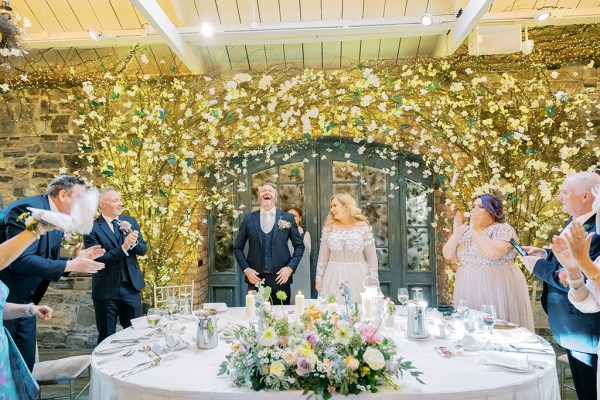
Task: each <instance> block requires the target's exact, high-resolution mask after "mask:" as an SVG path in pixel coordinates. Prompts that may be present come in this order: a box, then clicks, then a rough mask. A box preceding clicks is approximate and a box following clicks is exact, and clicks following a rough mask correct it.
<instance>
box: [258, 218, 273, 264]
mask: <svg viewBox="0 0 600 400" xmlns="http://www.w3.org/2000/svg"><path fill="white" fill-rule="evenodd" d="M274 231H275V226H273V229H271V231H269V233H264V232H262V231H261V233H262V248H263V251H264V257H263V265H262V271H263V272H264V273H266V274H272V273H273V247H272V243H273V232H274Z"/></svg>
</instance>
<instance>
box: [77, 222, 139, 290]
mask: <svg viewBox="0 0 600 400" xmlns="http://www.w3.org/2000/svg"><path fill="white" fill-rule="evenodd" d="M119 220H121V221H127V222H129V223H130V224H131V229H132V230H134V231H138V232H140V234H139V236H138V244H137V245H136V246H135V247H134V248H132V249H131V250H129V251H127V253H128V254H129V255H126V254H125V252H124V251H123V248H122V247H121V246H120V245H119V244H118V243H117V237H116V236H115V234H114V233H113V231H112V230H111V229H110V226H108V222H106V220H105V219H104V217H103V216H102V215H100V216H99V217H98V218H96V220H95V221H94V226H93V228H92V231H91V232H90V234H89V235H85V236H84V237H83V243H84V245H85V247H86V248H88V247H91V246H95V245H100V246H102V248H103V249H104V250H106V253H104V254H103V255H102V257H99V258H98V259H96V261H98V262H101V263H103V264H104V265H105V268H104V269H103V270H100V271H98V272H96V273H95V274H94V275H92V299H94V300H108V299H110V298H111V297H112V296H113V295H114V293H115V292H116V290H117V287H118V286H119V282H120V281H121V270H122V268H127V270H128V271H129V277H130V278H131V284H132V285H133V287H134V288H135V290H137V291H138V292H139V291H141V290H142V289H143V288H144V286H146V284H145V282H144V276H143V275H142V271H141V270H140V264H139V263H138V260H137V256H143V255H144V254H146V242H144V238H143V237H142V233H141V231H140V226H139V224H138V223H137V221H136V220H135V218H133V217H129V216H126V215H121V216H119Z"/></svg>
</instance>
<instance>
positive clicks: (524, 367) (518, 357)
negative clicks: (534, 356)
mask: <svg viewBox="0 0 600 400" xmlns="http://www.w3.org/2000/svg"><path fill="white" fill-rule="evenodd" d="M479 362H480V363H481V364H486V365H497V366H499V367H504V368H509V369H513V370H516V371H523V372H526V371H529V368H530V367H529V358H528V357H527V354H523V353H504V352H498V351H481V352H479Z"/></svg>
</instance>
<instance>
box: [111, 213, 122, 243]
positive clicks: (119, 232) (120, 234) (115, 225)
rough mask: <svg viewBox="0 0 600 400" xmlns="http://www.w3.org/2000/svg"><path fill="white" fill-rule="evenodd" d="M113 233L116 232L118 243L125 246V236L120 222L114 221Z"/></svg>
mask: <svg viewBox="0 0 600 400" xmlns="http://www.w3.org/2000/svg"><path fill="white" fill-rule="evenodd" d="M112 224H113V231H114V232H115V237H116V238H117V243H119V244H123V234H122V233H121V227H120V226H119V220H118V219H116V218H115V219H113V220H112Z"/></svg>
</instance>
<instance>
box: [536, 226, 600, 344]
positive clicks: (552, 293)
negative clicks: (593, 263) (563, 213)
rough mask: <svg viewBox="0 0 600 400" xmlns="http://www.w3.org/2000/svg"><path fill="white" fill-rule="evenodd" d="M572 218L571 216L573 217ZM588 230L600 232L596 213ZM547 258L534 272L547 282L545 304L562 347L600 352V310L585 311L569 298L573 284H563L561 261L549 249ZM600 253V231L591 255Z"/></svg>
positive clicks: (554, 334)
mask: <svg viewBox="0 0 600 400" xmlns="http://www.w3.org/2000/svg"><path fill="white" fill-rule="evenodd" d="M569 222H570V220H569ZM584 229H586V230H587V232H588V233H590V232H596V216H595V215H594V216H592V217H591V218H590V219H588V220H587V221H586V222H585V224H584ZM547 253H548V255H547V257H546V259H545V260H539V261H538V262H537V263H536V264H535V267H534V268H533V274H534V275H535V276H536V277H538V278H539V279H541V280H542V281H543V282H544V291H543V293H542V298H541V302H542V307H544V311H546V314H548V322H549V324H550V329H551V330H552V335H553V336H554V338H555V339H556V341H557V343H558V344H559V345H561V346H562V347H564V348H566V349H569V350H572V351H576V352H581V353H588V354H596V352H597V350H598V336H599V335H600V313H593V314H585V313H582V312H580V311H579V310H577V309H576V308H575V307H574V306H573V305H572V304H571V302H570V301H569V298H568V292H569V287H568V286H567V287H565V286H563V285H562V283H561V282H560V280H559V278H558V273H559V272H560V268H561V265H560V263H559V262H558V260H557V259H556V257H555V256H554V254H553V253H552V251H551V250H547ZM598 256H600V235H594V237H593V239H592V243H591V246H590V258H591V259H592V260H595V259H596V258H597V257H598Z"/></svg>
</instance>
